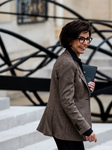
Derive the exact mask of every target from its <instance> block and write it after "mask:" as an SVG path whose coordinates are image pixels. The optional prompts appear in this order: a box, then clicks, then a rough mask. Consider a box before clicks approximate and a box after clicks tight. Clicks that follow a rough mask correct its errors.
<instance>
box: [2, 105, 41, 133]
mask: <svg viewBox="0 0 112 150" xmlns="http://www.w3.org/2000/svg"><path fill="white" fill-rule="evenodd" d="M43 111H44V108H42V107H34V106H29V107H20V106H11V107H10V109H6V110H3V111H0V131H3V130H8V129H11V128H14V127H16V126H19V125H24V124H26V123H29V122H33V121H37V120H40V118H41V115H42V114H43Z"/></svg>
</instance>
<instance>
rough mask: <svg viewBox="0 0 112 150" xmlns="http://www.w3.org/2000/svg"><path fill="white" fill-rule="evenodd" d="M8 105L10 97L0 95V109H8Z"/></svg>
mask: <svg viewBox="0 0 112 150" xmlns="http://www.w3.org/2000/svg"><path fill="white" fill-rule="evenodd" d="M9 107H10V99H9V98H8V97H0V110H4V109H8V108H9Z"/></svg>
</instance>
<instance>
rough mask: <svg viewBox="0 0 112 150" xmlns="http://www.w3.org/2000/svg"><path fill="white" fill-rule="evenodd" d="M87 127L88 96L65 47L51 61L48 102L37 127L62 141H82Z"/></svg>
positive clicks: (85, 85)
mask: <svg viewBox="0 0 112 150" xmlns="http://www.w3.org/2000/svg"><path fill="white" fill-rule="evenodd" d="M90 128H91V113H90V96H89V90H88V86H87V84H86V80H85V77H84V75H83V73H82V70H81V69H80V66H79V64H78V63H77V62H76V61H74V60H73V58H72V56H71V54H70V53H69V52H68V51H67V50H65V51H64V52H63V53H62V54H61V55H60V56H59V57H58V59H57V61H56V63H55V64H54V68H53V72H52V78H51V86H50V96H49V101H48V104H47V106H46V109H45V112H44V114H43V116H42V119H41V121H40V123H39V126H38V127H37V130H38V131H40V132H42V133H43V134H44V135H48V136H53V137H56V138H58V139H62V140H71V141H72V140H73V141H84V140H85V137H84V136H83V133H84V132H86V131H87V130H89V129H90Z"/></svg>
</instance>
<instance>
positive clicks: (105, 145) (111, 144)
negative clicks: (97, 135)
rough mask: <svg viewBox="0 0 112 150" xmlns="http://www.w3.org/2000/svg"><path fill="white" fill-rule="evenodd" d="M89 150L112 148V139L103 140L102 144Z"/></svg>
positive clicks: (110, 149) (88, 149) (108, 149)
mask: <svg viewBox="0 0 112 150" xmlns="http://www.w3.org/2000/svg"><path fill="white" fill-rule="evenodd" d="M87 150H112V140H109V141H108V142H103V143H102V144H100V145H97V146H94V147H91V148H87Z"/></svg>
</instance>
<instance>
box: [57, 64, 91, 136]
mask: <svg viewBox="0 0 112 150" xmlns="http://www.w3.org/2000/svg"><path fill="white" fill-rule="evenodd" d="M76 73H77V65H74V62H73V63H71V62H69V63H68V62H65V63H64V64H63V65H61V67H60V68H59V70H58V74H59V94H60V101H61V105H62V107H63V109H64V111H65V113H66V114H67V116H68V117H69V119H70V120H71V121H72V123H73V125H74V127H75V128H76V129H77V131H78V132H79V133H80V134H81V135H82V134H83V133H84V132H86V131H87V130H89V129H90V128H91V127H90V125H89V124H88V122H87V121H86V120H85V118H84V117H83V116H82V115H81V113H80V112H79V110H78V108H77V106H76V104H75V101H76V100H75V99H74V93H75V86H74V84H75V82H74V80H75V74H76Z"/></svg>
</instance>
